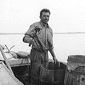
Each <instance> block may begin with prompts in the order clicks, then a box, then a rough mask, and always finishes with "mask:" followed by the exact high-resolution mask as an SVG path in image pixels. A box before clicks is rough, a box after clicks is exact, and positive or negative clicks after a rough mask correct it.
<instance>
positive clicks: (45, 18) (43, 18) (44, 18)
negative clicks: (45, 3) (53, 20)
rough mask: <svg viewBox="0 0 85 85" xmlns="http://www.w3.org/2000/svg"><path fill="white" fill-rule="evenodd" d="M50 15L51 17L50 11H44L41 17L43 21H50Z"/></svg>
mask: <svg viewBox="0 0 85 85" xmlns="http://www.w3.org/2000/svg"><path fill="white" fill-rule="evenodd" d="M49 17H50V14H49V12H42V15H41V17H40V19H41V21H42V22H43V23H48V21H49Z"/></svg>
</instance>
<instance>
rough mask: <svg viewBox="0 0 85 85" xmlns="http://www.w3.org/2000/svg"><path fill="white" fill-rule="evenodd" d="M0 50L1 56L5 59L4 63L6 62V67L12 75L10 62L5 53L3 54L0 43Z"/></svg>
mask: <svg viewBox="0 0 85 85" xmlns="http://www.w3.org/2000/svg"><path fill="white" fill-rule="evenodd" d="M0 51H1V54H2V56H3V58H4V60H5V63H6V65H7V67H8V69H9V70H10V72H11V73H12V75H14V74H13V71H12V69H11V67H10V64H9V62H8V60H7V58H6V55H5V53H4V51H3V47H2V46H1V45H0Z"/></svg>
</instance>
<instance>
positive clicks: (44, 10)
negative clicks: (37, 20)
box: [40, 9, 50, 17]
mask: <svg viewBox="0 0 85 85" xmlns="http://www.w3.org/2000/svg"><path fill="white" fill-rule="evenodd" d="M42 12H48V13H49V14H50V10H49V9H42V10H41V11H40V17H41V15H42Z"/></svg>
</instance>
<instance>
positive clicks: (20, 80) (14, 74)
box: [0, 46, 66, 85]
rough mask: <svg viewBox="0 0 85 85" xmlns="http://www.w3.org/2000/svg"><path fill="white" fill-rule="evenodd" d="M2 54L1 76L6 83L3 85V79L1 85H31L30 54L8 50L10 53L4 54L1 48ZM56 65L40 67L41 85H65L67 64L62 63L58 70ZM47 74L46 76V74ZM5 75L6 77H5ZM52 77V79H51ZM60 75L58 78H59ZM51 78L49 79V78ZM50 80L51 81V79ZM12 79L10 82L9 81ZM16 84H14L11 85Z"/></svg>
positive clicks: (50, 63)
mask: <svg viewBox="0 0 85 85" xmlns="http://www.w3.org/2000/svg"><path fill="white" fill-rule="evenodd" d="M0 51H1V54H2V56H3V58H4V60H1V64H0V66H1V67H3V69H1V72H0V74H1V73H2V76H3V77H5V78H4V79H5V80H6V83H8V82H9V83H10V84H6V83H5V84H3V82H5V80H3V82H2V78H1V79H0V83H1V84H0V85H30V76H29V74H30V59H29V54H28V53H26V52H21V51H20V52H17V53H15V52H11V51H10V50H9V49H8V52H4V51H3V48H2V47H1V46H0ZM7 56H8V57H9V56H11V58H9V59H7ZM53 65H54V64H53V63H52V62H51V61H49V65H48V68H46V67H44V66H43V65H42V66H41V67H40V78H39V85H43V84H44V85H47V84H48V85H53V84H55V85H56V84H58V85H64V75H65V69H66V64H64V63H62V62H61V63H60V67H58V68H56V66H57V64H56V65H55V66H53ZM44 73H45V74H44ZM4 74H5V75H4ZM51 75H52V77H51ZM57 75H58V76H57ZM48 76H49V77H48ZM44 77H45V78H46V79H47V78H48V80H46V79H45V80H44V79H43V78H44ZM49 78H50V79H49ZM9 79H10V80H9ZM12 82H14V84H11V83H12Z"/></svg>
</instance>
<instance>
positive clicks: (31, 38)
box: [23, 9, 57, 85]
mask: <svg viewBox="0 0 85 85" xmlns="http://www.w3.org/2000/svg"><path fill="white" fill-rule="evenodd" d="M49 18H50V11H49V10H48V9H42V10H41V11H40V21H39V22H36V23H33V24H32V25H31V26H30V28H29V29H28V31H27V32H26V33H25V36H24V38H23V42H25V43H29V46H32V49H31V53H30V59H31V78H32V80H33V82H35V83H36V84H37V81H38V77H39V67H40V66H41V64H43V63H46V62H48V51H49V52H50V53H51V55H52V57H53V60H54V62H56V61H57V59H56V56H55V53H54V51H53V31H52V29H51V27H50V26H49V25H48V21H49ZM37 85H38V84H37Z"/></svg>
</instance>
